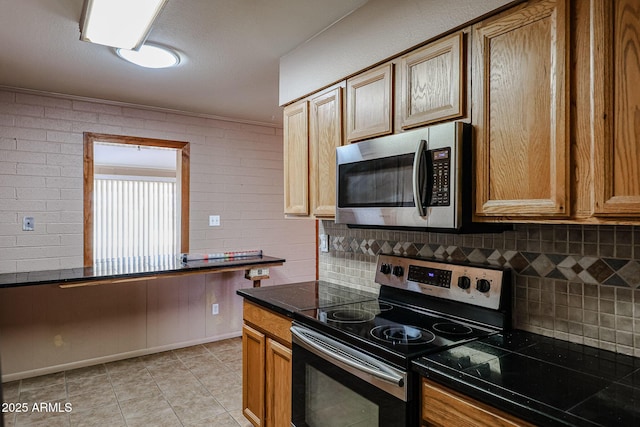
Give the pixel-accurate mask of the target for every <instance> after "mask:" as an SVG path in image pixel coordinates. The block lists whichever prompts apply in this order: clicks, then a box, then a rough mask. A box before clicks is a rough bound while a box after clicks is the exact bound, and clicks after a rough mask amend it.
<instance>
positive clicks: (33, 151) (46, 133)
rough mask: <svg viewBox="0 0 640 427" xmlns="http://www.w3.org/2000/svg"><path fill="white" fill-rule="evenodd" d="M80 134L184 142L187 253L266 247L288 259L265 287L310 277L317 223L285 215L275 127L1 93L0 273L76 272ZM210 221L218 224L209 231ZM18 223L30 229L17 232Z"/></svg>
mask: <svg viewBox="0 0 640 427" xmlns="http://www.w3.org/2000/svg"><path fill="white" fill-rule="evenodd" d="M83 132H100V133H109V134H117V135H129V136H138V137H149V138H160V139H171V140H179V141H188V142H190V143H191V194H190V198H191V203H190V250H192V251H198V250H209V249H210V250H216V251H222V250H242V249H263V250H264V252H265V254H268V255H273V256H278V257H283V258H286V259H287V263H286V265H285V267H284V268H281V269H277V271H276V270H275V269H274V274H273V277H274V278H273V279H272V280H271V283H275V282H279V283H282V282H291V281H296V280H298V279H300V280H304V279H308V278H312V277H313V271H315V264H314V263H315V252H314V251H315V249H314V241H315V238H314V227H315V226H314V224H313V222H312V221H309V220H290V219H287V220H285V219H284V216H283V184H282V182H283V176H282V173H283V172H282V170H283V163H282V131H281V129H276V128H273V127H267V126H258V125H250V124H242V123H237V122H232V121H223V120H214V119H208V118H201V117H195V116H189V115H187V114H184V115H181V114H174V113H166V112H162V111H158V110H150V109H144V108H133V107H130V106H126V105H114V104H107V103H100V102H91V101H85V100H75V99H71V98H60V97H52V96H42V95H34V94H30V93H21V92H12V91H7V90H4V91H0V273H6V272H15V271H29V270H45V269H58V268H69V267H79V266H81V265H82V260H83V247H82V242H83V236H82V233H83V200H82V199H83V190H82V178H83V169H82V168H83V165H82V155H83V152H82V151H83V144H82V142H83V136H82V135H83ZM214 214H215V215H220V217H221V224H222V226H221V227H215V228H213V227H209V226H208V217H209V215H214ZM24 216H33V217H34V218H35V225H36V226H35V231H33V232H24V231H22V218H23V217H24ZM267 284H268V283H267Z"/></svg>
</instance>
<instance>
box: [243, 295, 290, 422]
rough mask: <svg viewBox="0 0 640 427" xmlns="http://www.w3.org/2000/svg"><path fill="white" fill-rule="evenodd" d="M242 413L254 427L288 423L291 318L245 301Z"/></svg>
mask: <svg viewBox="0 0 640 427" xmlns="http://www.w3.org/2000/svg"><path fill="white" fill-rule="evenodd" d="M243 319H244V325H243V327H242V412H243V414H244V416H245V417H246V418H247V419H248V420H249V421H250V422H251V424H253V425H254V426H256V427H278V426H288V425H289V424H290V423H291V332H290V328H291V319H289V318H287V317H285V316H282V315H279V314H277V313H274V312H272V311H270V310H267V309H264V308H262V307H260V306H258V305H256V304H253V303H251V302H247V301H246V300H245V301H244V304H243Z"/></svg>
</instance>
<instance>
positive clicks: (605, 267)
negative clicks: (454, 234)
mask: <svg viewBox="0 0 640 427" xmlns="http://www.w3.org/2000/svg"><path fill="white" fill-rule="evenodd" d="M330 247H331V249H332V250H333V251H335V252H350V253H353V254H363V255H369V256H372V257H374V256H376V255H378V254H394V255H402V256H418V257H421V258H431V259H435V260H441V261H450V262H459V263H473V264H487V265H494V266H498V267H506V268H511V269H512V270H514V271H515V272H516V273H518V274H522V275H524V276H533V277H547V278H551V279H563V280H572V281H577V282H583V283H589V284H603V285H610V286H624V287H631V288H636V287H638V286H640V263H639V262H638V261H635V260H628V259H617V258H596V257H592V256H581V255H561V254H542V253H536V252H524V251H523V252H520V251H515V250H504V249H502V250H501V249H483V248H469V247H464V246H455V245H451V246H448V245H440V244H429V243H413V242H396V241H392V240H375V239H359V238H356V237H353V236H331V237H330Z"/></svg>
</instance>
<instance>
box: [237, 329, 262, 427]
mask: <svg viewBox="0 0 640 427" xmlns="http://www.w3.org/2000/svg"><path fill="white" fill-rule="evenodd" d="M265 345H266V344H265V336H264V334H262V333H261V332H258V331H256V330H255V329H253V328H251V327H250V326H247V325H243V326H242V413H243V415H244V416H245V417H246V418H247V419H248V420H249V421H250V422H251V424H253V425H254V426H256V427H261V426H264V425H265V422H264V420H265V412H264V403H265V402H264V391H265V376H264V372H265V371H264V368H265V363H264V358H265Z"/></svg>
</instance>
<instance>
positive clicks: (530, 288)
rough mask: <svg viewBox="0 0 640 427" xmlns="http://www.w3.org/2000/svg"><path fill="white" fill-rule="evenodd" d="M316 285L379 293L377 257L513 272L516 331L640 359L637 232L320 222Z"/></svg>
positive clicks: (572, 227) (569, 227) (609, 228)
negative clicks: (323, 246)
mask: <svg viewBox="0 0 640 427" xmlns="http://www.w3.org/2000/svg"><path fill="white" fill-rule="evenodd" d="M319 233H320V234H326V235H328V236H329V252H328V253H322V252H321V253H320V259H319V274H320V279H322V280H328V281H332V282H337V283H340V284H344V285H347V286H352V287H356V288H361V289H372V290H376V288H377V285H376V284H375V283H374V279H373V278H374V274H375V262H376V256H377V255H378V254H380V253H385V254H391V253H392V254H396V255H406V256H418V257H423V258H431V259H437V260H444V261H454V262H470V263H476V264H489V265H496V266H501V267H507V268H510V269H511V270H512V271H513V272H514V283H513V284H514V301H513V313H514V319H513V321H514V325H515V326H516V327H517V328H519V329H524V330H528V331H531V332H536V333H539V334H543V335H547V336H553V337H556V338H560V339H564V340H568V341H572V342H578V343H581V344H586V345H591V346H593V347H599V348H603V349H607V350H612V351H616V352H619V353H624V354H630V355H635V356H638V357H640V227H632V226H591V225H589V226H587V225H585V226H582V225H538V224H529V225H520V224H519V225H516V226H515V227H514V230H513V231H506V232H503V233H498V234H468V235H458V234H447V233H427V232H405V231H389V230H374V229H357V228H353V229H352V228H348V227H346V226H344V225H338V224H335V223H334V222H332V221H322V222H321V225H320V229H319Z"/></svg>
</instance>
